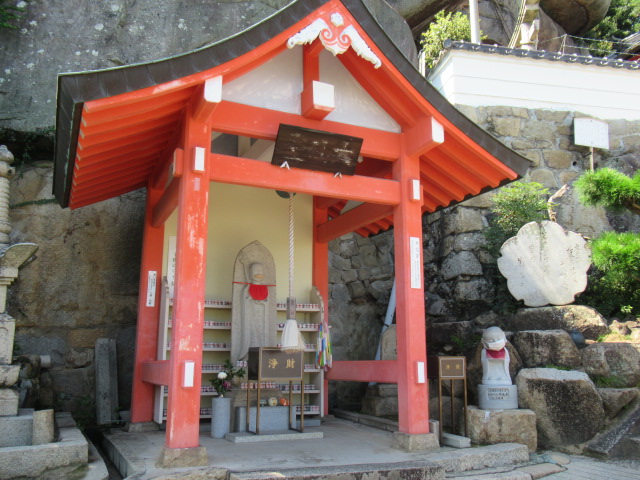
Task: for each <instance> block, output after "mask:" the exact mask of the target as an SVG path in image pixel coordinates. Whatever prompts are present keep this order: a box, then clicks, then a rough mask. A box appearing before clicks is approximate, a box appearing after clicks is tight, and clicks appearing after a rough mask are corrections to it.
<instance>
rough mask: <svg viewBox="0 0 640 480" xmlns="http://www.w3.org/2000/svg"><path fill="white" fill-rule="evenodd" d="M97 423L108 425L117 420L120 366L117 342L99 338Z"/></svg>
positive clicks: (96, 354) (97, 353)
mask: <svg viewBox="0 0 640 480" xmlns="http://www.w3.org/2000/svg"><path fill="white" fill-rule="evenodd" d="M95 359H96V360H95V369H96V422H97V423H98V425H107V424H109V423H111V422H113V421H114V420H115V419H117V418H118V417H117V409H118V366H117V357H116V341H115V340H113V339H109V338H99V339H98V340H97V341H96V349H95Z"/></svg>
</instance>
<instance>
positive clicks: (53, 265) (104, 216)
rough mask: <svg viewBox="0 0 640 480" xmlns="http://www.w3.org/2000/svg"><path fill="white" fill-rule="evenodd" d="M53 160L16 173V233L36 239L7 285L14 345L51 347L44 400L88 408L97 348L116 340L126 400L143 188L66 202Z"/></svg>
mask: <svg viewBox="0 0 640 480" xmlns="http://www.w3.org/2000/svg"><path fill="white" fill-rule="evenodd" d="M52 175H53V168H52V164H51V162H46V163H41V164H39V165H38V166H26V167H25V166H22V167H20V168H19V169H18V172H17V174H16V177H15V178H14V179H13V181H12V185H11V196H10V205H11V210H10V215H11V221H12V222H13V232H12V234H11V241H12V243H14V242H20V241H24V242H34V243H36V244H38V245H39V247H40V248H39V250H38V252H37V254H36V255H37V258H36V259H35V260H34V261H33V262H31V263H30V264H28V265H27V266H25V267H24V268H23V269H22V270H21V271H20V276H19V277H18V279H17V280H16V282H15V283H14V284H13V286H12V287H11V288H10V294H9V296H8V298H9V301H8V304H7V311H8V312H9V313H10V314H11V315H12V316H13V317H14V318H15V319H16V344H17V347H18V351H17V352H16V354H39V355H50V356H51V363H52V366H51V369H49V370H44V372H45V373H44V375H45V377H46V378H45V379H44V384H45V385H51V389H41V392H42V395H41V398H40V404H38V405H33V406H37V407H40V408H44V407H55V408H56V409H61V410H67V411H68V410H76V409H77V408H78V406H79V405H85V407H84V408H85V409H89V405H90V404H91V400H92V398H93V396H94V391H95V374H94V358H93V356H94V347H95V342H96V339H98V338H103V337H105V338H113V339H116V340H117V348H118V367H119V368H118V370H119V377H118V380H119V383H120V386H119V392H120V405H122V406H123V407H125V408H126V407H127V406H128V405H129V401H130V396H131V377H132V374H133V352H134V346H135V344H134V342H135V325H136V318H137V300H138V283H139V272H140V254H141V248H142V243H141V239H142V225H143V215H144V200H145V195H144V192H143V191H138V192H133V193H130V194H127V195H122V196H120V197H118V198H114V199H112V200H108V201H106V202H101V203H98V204H96V205H92V206H89V207H85V208H81V209H79V210H73V211H71V210H68V209H62V208H60V207H59V206H58V205H57V204H56V203H54V202H52V200H51V188H52Z"/></svg>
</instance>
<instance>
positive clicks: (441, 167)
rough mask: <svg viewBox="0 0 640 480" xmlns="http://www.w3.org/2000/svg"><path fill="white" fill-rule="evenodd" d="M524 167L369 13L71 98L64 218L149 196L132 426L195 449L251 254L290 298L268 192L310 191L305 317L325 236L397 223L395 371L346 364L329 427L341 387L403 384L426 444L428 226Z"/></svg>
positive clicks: (285, 30)
mask: <svg viewBox="0 0 640 480" xmlns="http://www.w3.org/2000/svg"><path fill="white" fill-rule="evenodd" d="M283 132H284V133H283ZM285 134H286V135H285ZM287 135H288V137H287V138H285V137H286V136H287ZM287 139H288V140H287ZM341 142H344V143H341ZM274 150H275V152H276V153H275V154H274V153H272V152H274ZM284 160H287V165H288V167H290V168H282V163H283V162H284ZM528 166H529V162H528V161H527V160H526V159H524V158H523V157H521V156H520V155H518V154H517V153H515V152H513V151H512V150H510V149H509V148H507V147H506V146H504V145H503V144H501V143H500V142H498V141H497V140H496V139H495V138H493V137H492V136H491V135H489V134H488V133H486V132H485V131H483V130H482V129H480V128H479V127H478V126H476V125H475V124H474V123H472V122H471V121H470V120H469V119H467V118H466V117H465V116H464V115H462V114H461V113H460V112H459V111H458V110H457V109H456V108H455V107H453V106H452V105H451V104H449V103H448V102H447V101H446V100H445V99H444V98H443V97H442V96H441V95H440V94H439V93H437V91H436V90H435V89H434V88H433V87H432V86H431V85H430V84H429V83H428V82H427V80H426V79H425V78H424V77H423V76H421V75H420V73H419V72H418V70H417V69H416V68H415V67H414V65H412V64H411V63H410V62H409V61H408V60H407V59H406V58H405V57H404V56H403V55H402V53H401V52H400V51H399V50H398V49H397V48H396V46H395V45H394V44H393V42H392V41H391V40H390V39H389V37H388V36H387V35H386V33H385V32H384V30H383V29H382V28H381V27H380V25H379V24H378V23H377V22H376V20H375V19H374V17H373V16H372V15H371V13H370V12H369V10H368V9H367V8H366V6H365V5H364V2H363V1H362V0H305V1H298V2H295V3H293V4H292V5H290V6H289V7H287V8H285V9H283V10H281V11H280V12H278V13H277V14H276V15H274V16H272V17H269V18H267V19H266V20H264V21H263V22H261V23H260V24H257V25H255V26H254V27H252V28H251V29H249V30H246V31H244V32H242V33H240V34H238V35H236V36H233V37H231V38H229V39H227V40H225V41H222V42H219V43H216V44H213V45H211V46H207V47H204V48H201V49H199V50H196V51H193V52H190V53H186V54H184V55H180V56H176V57H172V58H168V59H165V60H159V61H154V62H150V63H145V64H137V65H132V66H125V67H121V68H113V69H108V70H102V71H93V72H84V73H74V74H64V75H61V76H60V77H59V82H58V105H57V129H56V153H55V177H54V193H55V196H56V198H57V200H58V202H59V203H60V205H61V206H63V207H68V208H71V209H75V208H80V207H83V206H85V205H90V204H93V203H96V202H100V201H103V200H106V199H109V198H112V197H115V196H118V195H121V194H123V193H126V192H130V191H133V190H136V189H140V188H146V192H147V197H146V214H145V224H144V238H143V247H142V248H143V251H142V264H141V274H140V298H139V303H138V323H137V339H136V353H135V371H134V378H133V395H132V405H131V422H132V423H133V424H136V423H143V422H151V421H153V420H154V418H155V419H156V421H158V420H160V421H166V440H165V449H167V450H173V449H192V448H198V446H199V423H200V419H201V416H203V414H202V409H201V408H202V407H203V406H204V405H202V403H203V400H202V399H203V398H206V397H203V390H202V388H203V386H204V385H205V384H208V381H207V380H206V376H205V371H204V370H203V367H204V366H205V364H207V362H210V360H203V358H204V356H206V355H217V354H218V353H216V352H213V353H211V352H209V351H208V349H207V347H206V346H207V345H209V344H210V343H211V344H214V345H218V346H220V345H224V346H225V347H228V345H229V344H231V343H233V341H234V339H233V338H232V337H231V335H230V332H229V331H226V332H224V331H222V332H221V331H219V330H225V327H224V326H225V325H226V326H227V328H226V330H230V328H228V323H225V317H220V318H222V320H221V323H220V325H223V327H222V328H221V329H219V330H218V331H216V330H215V329H214V330H212V329H211V328H209V326H210V325H212V324H217V322H216V320H217V319H218V317H217V316H216V315H218V314H220V315H224V309H223V308H213V306H212V305H215V306H216V307H218V306H224V305H226V302H225V301H224V299H225V298H226V299H228V298H229V292H230V290H231V286H230V285H231V283H232V282H231V276H232V272H231V270H232V267H233V258H234V257H235V256H236V254H237V253H238V251H239V250H240V249H241V248H242V247H243V246H244V245H246V244H248V243H250V242H251V241H253V240H259V241H260V242H261V243H262V244H264V245H265V246H266V247H267V248H269V250H271V252H272V253H273V256H274V259H275V264H276V270H277V272H278V273H277V280H276V284H277V288H278V302H281V301H282V299H283V298H284V297H286V294H285V293H284V292H286V285H287V283H288V282H287V278H286V270H287V268H286V264H287V261H288V254H287V249H286V245H287V206H286V200H283V199H282V198H279V197H278V196H277V195H276V194H275V193H274V191H284V192H294V193H296V194H297V195H296V204H295V217H296V227H295V228H296V240H295V241H296V255H295V259H296V261H295V272H296V291H295V296H296V297H297V298H298V301H299V302H301V303H302V304H305V303H306V302H311V303H310V304H309V305H311V304H314V305H315V302H314V301H313V300H308V299H309V291H310V288H311V287H315V288H316V289H317V292H318V296H319V298H324V299H326V298H327V296H328V289H329V287H328V284H329V271H328V243H329V242H330V241H331V240H332V239H335V238H337V237H339V236H341V235H344V234H346V233H349V232H356V233H358V234H360V235H363V236H369V235H374V234H376V233H378V232H381V231H384V230H387V229H389V228H390V227H391V226H393V235H394V245H395V266H396V272H395V279H396V298H397V307H396V324H397V327H396V328H397V352H398V355H397V360H395V361H390V360H386V361H341V360H340V359H334V362H333V364H332V367H331V368H330V369H328V370H327V371H326V372H325V371H323V372H322V374H323V375H322V376H321V377H319V378H320V380H319V381H316V385H315V388H316V389H317V390H318V391H319V392H320V393H319V394H318V395H317V398H318V400H317V403H318V405H319V406H320V409H319V411H318V414H319V415H320V416H321V415H323V414H324V413H326V411H327V401H326V396H327V390H328V389H327V388H326V387H327V382H329V381H345V380H348V381H359V382H371V381H374V382H383V383H397V384H398V402H399V430H400V434H401V435H406V436H417V435H423V434H427V433H428V432H429V422H428V420H429V414H428V391H427V381H426V378H427V372H426V360H427V352H426V335H427V333H426V332H425V300H424V299H425V295H424V283H425V279H424V278H423V271H424V270H423V262H422V243H423V242H422V237H423V232H422V215H423V214H425V213H429V212H434V211H436V210H438V209H441V208H444V207H447V206H450V205H453V204H455V203H457V202H460V201H462V200H465V199H467V198H470V197H472V196H475V195H477V194H479V193H482V192H485V191H487V190H491V189H494V188H496V187H499V186H501V185H503V184H506V183H508V182H511V181H513V180H516V179H518V178H520V177H521V176H523V175H524V174H525V173H526V170H527V168H528ZM347 205H348V208H345V206H347ZM164 277H169V278H170V279H171V280H170V281H169V284H170V285H169V284H167V283H165V282H163V281H162V279H163V278H164ZM215 299H221V300H222V301H220V302H217V300H215ZM216 302H217V303H216ZM325 303H327V302H326V301H325ZM169 304H170V308H171V313H170V318H171V320H170V329H171V334H170V336H167V323H166V320H167V315H166V311H167V310H168V308H169V307H168V306H167V305H169ZM302 310H304V309H302ZM312 310H313V309H312ZM316 313H317V312H316ZM320 314H321V317H322V318H320V319H319V321H320V322H327V319H328V312H327V311H326V309H322V310H321V311H320ZM163 318H164V328H163V320H162V319H163ZM226 318H227V319H228V317H226ZM209 335H222V337H220V338H222V340H221V341H220V342H219V343H215V342H212V341H211V340H210V337H208V336H209ZM225 335H226V336H225ZM211 338H213V337H211ZM165 342H166V343H165ZM213 349H216V348H215V347H214V348H213ZM217 350H225V348H224V347H222V348H217ZM224 355H225V354H224V352H223V353H222V356H221V357H220V358H219V359H218V357H216V359H215V360H213V362H218V363H222V359H223V358H224ZM310 370H311V371H316V370H317V369H315V368H310ZM194 372H195V373H194ZM203 378H205V380H203ZM158 392H161V393H160V396H161V399H160V402H161V403H163V405H160V406H158ZM162 397H164V400H162ZM159 408H160V409H161V411H160V412H159V411H158V409H159ZM205 416H206V415H205Z"/></svg>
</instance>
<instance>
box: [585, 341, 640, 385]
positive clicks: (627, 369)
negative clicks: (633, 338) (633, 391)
mask: <svg viewBox="0 0 640 480" xmlns="http://www.w3.org/2000/svg"><path fill="white" fill-rule="evenodd" d="M582 365H583V368H584V371H585V372H586V373H588V374H589V375H591V376H592V377H598V378H600V379H602V381H604V382H609V383H612V385H611V386H616V387H635V386H637V385H638V384H639V383H640V352H639V351H638V350H637V349H636V348H635V347H634V346H633V345H632V344H630V343H594V344H593V345H589V346H587V347H586V348H585V349H584V350H582Z"/></svg>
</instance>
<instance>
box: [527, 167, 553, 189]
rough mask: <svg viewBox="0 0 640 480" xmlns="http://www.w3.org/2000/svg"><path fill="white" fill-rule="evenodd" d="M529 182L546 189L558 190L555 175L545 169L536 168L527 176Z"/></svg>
mask: <svg viewBox="0 0 640 480" xmlns="http://www.w3.org/2000/svg"><path fill="white" fill-rule="evenodd" d="M529 180H530V181H532V182H538V183H540V184H542V185H543V186H545V187H547V188H551V189H555V188H558V181H557V180H556V177H555V175H554V174H553V172H552V171H551V170H549V169H547V168H536V169H535V170H533V171H532V172H531V173H530V174H529Z"/></svg>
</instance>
